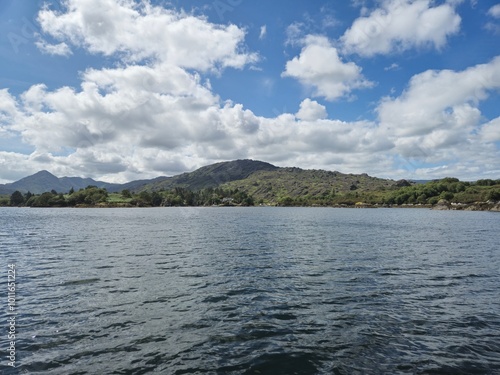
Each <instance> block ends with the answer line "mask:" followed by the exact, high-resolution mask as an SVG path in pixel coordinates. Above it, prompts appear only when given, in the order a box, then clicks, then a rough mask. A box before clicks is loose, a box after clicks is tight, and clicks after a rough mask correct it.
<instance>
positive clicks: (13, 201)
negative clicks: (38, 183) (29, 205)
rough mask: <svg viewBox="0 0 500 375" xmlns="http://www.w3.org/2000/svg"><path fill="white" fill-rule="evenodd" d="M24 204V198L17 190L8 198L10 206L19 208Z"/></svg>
mask: <svg viewBox="0 0 500 375" xmlns="http://www.w3.org/2000/svg"><path fill="white" fill-rule="evenodd" d="M23 203H24V197H23V195H22V193H21V192H20V191H18V190H16V191H15V192H13V193H12V195H11V196H10V205H11V206H20V205H22V204H23Z"/></svg>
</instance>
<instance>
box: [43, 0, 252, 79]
mask: <svg viewBox="0 0 500 375" xmlns="http://www.w3.org/2000/svg"><path fill="white" fill-rule="evenodd" d="M65 6H66V12H64V13H60V12H55V11H53V10H50V9H43V10H41V11H40V12H39V15H38V22H39V23H40V25H41V27H42V29H43V31H44V33H46V34H48V35H50V36H51V37H53V38H55V39H56V40H60V41H63V40H65V41H68V42H69V43H71V44H73V45H75V46H78V47H82V48H85V49H87V50H89V51H90V52H91V53H100V54H103V55H106V56H110V55H116V54H120V55H121V57H122V58H123V59H125V60H127V61H129V62H139V61H143V60H145V59H153V60H157V61H162V62H164V63H168V64H171V65H175V66H179V67H182V68H187V69H198V70H202V71H205V70H211V69H218V68H226V67H232V68H242V67H243V66H245V65H246V64H249V63H253V62H255V61H257V60H258V56H257V55H256V54H254V53H246V52H245V51H244V48H243V46H242V42H243V40H244V37H245V31H244V30H243V29H240V28H238V27H237V26H235V25H228V26H219V25H215V24H211V23H209V22H208V21H207V20H206V19H205V18H200V17H195V16H193V15H190V14H186V13H178V12H175V11H173V10H168V9H165V8H161V7H158V6H153V5H151V4H150V3H149V2H147V1H145V0H143V1H140V2H139V3H135V2H132V1H117V0H68V1H67V2H65Z"/></svg>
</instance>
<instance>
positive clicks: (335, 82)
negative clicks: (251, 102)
mask: <svg viewBox="0 0 500 375" xmlns="http://www.w3.org/2000/svg"><path fill="white" fill-rule="evenodd" d="M65 4H67V6H68V8H67V9H65V10H64V11H61V12H51V11H49V10H47V9H44V10H42V11H41V13H40V19H45V21H44V22H43V23H42V25H43V30H42V31H44V32H46V33H48V34H49V36H50V37H51V38H54V39H56V40H58V43H66V45H68V46H70V47H71V48H74V47H78V48H84V49H86V50H87V51H89V52H91V53H96V54H107V55H113V57H115V58H117V62H118V63H117V64H116V65H115V66H113V67H107V68H89V69H87V70H86V71H84V72H82V73H81V75H80V78H81V84H80V86H79V87H60V88H57V89H49V88H48V87H47V86H45V85H43V84H39V85H34V86H32V87H31V88H29V89H28V90H26V91H25V92H24V93H22V94H21V95H18V96H17V97H16V96H13V95H12V94H10V93H9V92H8V91H7V90H0V132H1V133H2V136H3V134H9V135H14V136H15V137H20V138H22V139H23V141H24V142H25V143H26V144H27V145H30V146H33V148H34V149H35V151H34V152H32V153H31V154H29V155H24V154H21V153H17V152H5V151H1V152H0V164H1V165H2V166H3V167H2V178H4V181H3V182H6V181H5V180H9V179H10V180H15V179H19V178H21V177H24V176H26V175H27V174H29V173H34V172H36V171H37V170H40V169H49V170H50V171H51V172H53V173H55V174H57V175H60V176H64V175H67V176H74V175H77V176H88V177H93V178H98V179H102V180H107V181H118V182H123V181H129V180H132V179H137V178H149V177H156V176H158V175H172V174H178V173H181V172H184V171H187V170H193V169H195V168H197V167H200V166H202V165H206V164H209V163H212V162H217V161H221V160H231V159H236V158H253V159H260V160H265V161H268V162H271V163H274V164H277V165H282V166H291V165H296V166H301V167H307V168H325V169H330V170H331V169H337V170H342V171H349V172H353V173H362V172H369V173H370V174H373V175H378V176H382V177H394V178H396V177H408V170H405V169H404V168H403V167H402V168H400V169H399V170H396V171H395V172H391V174H390V175H388V173H389V172H388V171H392V170H394V163H395V160H400V159H401V158H402V159H403V160H412V159H419V160H424V161H425V162H427V163H434V162H435V163H440V165H442V166H443V165H444V166H446V168H444V169H443V168H442V169H439V170H436V169H434V170H433V169H432V167H429V168H421V169H419V170H418V171H416V172H415V177H418V174H421V176H420V177H422V176H425V177H426V178H429V177H430V176H432V177H434V176H435V177H442V173H446V174H449V175H456V176H459V177H460V176H461V175H466V176H471V175H473V173H476V172H475V171H476V169H475V168H477V166H478V163H480V164H479V165H485V166H487V167H488V168H490V170H491V171H494V170H495V168H496V169H498V162H496V163H495V161H494V160H499V159H500V155H499V152H498V149H497V147H496V145H495V143H494V142H498V139H499V136H498V129H499V125H500V123H499V122H498V119H496V120H492V121H489V122H487V123H485V124H483V123H482V122H484V120H483V117H482V114H481V112H480V110H479V103H480V102H481V101H482V100H485V99H486V98H487V97H488V94H489V92H491V91H492V90H495V89H498V88H499V87H500V77H499V72H500V58H497V59H494V60H492V61H491V62H489V63H487V64H482V65H477V66H474V67H471V68H469V69H467V70H464V71H462V72H455V71H449V70H443V71H427V72H424V73H422V74H419V75H416V76H414V77H413V78H412V79H411V81H410V83H409V84H408V87H407V89H406V90H405V91H404V92H403V93H402V94H401V95H400V96H399V97H395V98H385V99H384V100H383V101H382V102H381V103H380V104H379V106H378V108H377V114H378V120H377V121H352V122H348V121H340V120H337V119H332V118H329V117H328V114H327V111H326V108H325V106H323V105H321V104H320V103H318V102H317V101H315V100H312V99H309V98H308V99H305V100H304V101H303V102H302V103H301V104H300V107H299V108H295V109H293V110H291V111H290V113H284V114H282V115H279V116H276V117H270V118H267V117H262V116H257V115H256V114H255V113H254V112H252V111H251V110H249V109H247V108H245V107H244V106H243V105H241V104H239V103H233V102H231V101H223V100H221V98H220V97H219V96H218V95H217V94H216V93H214V92H213V90H212V88H211V87H210V84H209V83H208V82H207V80H206V79H204V78H203V72H210V71H213V70H215V71H220V69H221V68H231V67H233V68H242V67H244V66H245V65H248V64H252V62H253V61H254V60H253V59H254V57H255V55H254V54H253V53H250V52H246V51H245V48H244V47H243V46H244V31H243V30H241V29H239V28H237V27H235V26H218V25H214V24H211V23H209V22H208V21H207V20H206V19H205V18H196V17H194V16H193V15H190V14H185V13H180V12H175V11H173V10H167V9H163V8H158V7H154V6H152V5H149V4H148V3H142V2H141V3H137V2H128V1H127V2H126V1H114V2H112V1H110V0H104V1H101V2H96V1H93V0H85V1H84V0H79V1H76V0H70V1H67V2H66V3H65ZM94 8H95V9H94ZM94 10H95V12H94ZM97 10H98V11H97ZM110 12H111V13H113V12H123V14H122V15H120V17H115V18H117V19H116V20H111V19H110V20H109V22H110V23H106V22H107V21H106V22H105V23H104V24H99V22H97V23H96V22H95V19H101V18H102V17H103V19H104V20H107V18H112V17H111V15H109V14H108V13H110ZM44 17H45V18H44ZM99 17H101V18H99ZM122 17H124V18H125V19H126V20H127V21H128V22H130V24H128V25H127V27H128V28H129V29H130V30H133V31H134V30H135V31H134V32H129V31H128V30H125V29H124V28H123V27H124V26H123V25H122V24H121V21H120V19H121V18H122ZM156 21H158V23H155V22H156ZM145 22H150V23H151V25H153V26H154V27H152V28H151V29H150V32H151V34H148V32H147V31H145V30H149V29H145V28H144V29H141V27H144V26H143V24H144V23H145ZM183 22H188V23H189V24H190V25H194V26H195V28H194V29H189V33H191V34H189V33H188V34H189V35H184V34H186V32H187V31H186V30H187V29H185V28H184V27H185V25H184V24H183ZM141 25H142V26H141ZM197 27H198V28H197ZM45 29H46V30H45ZM138 30H141V31H140V33H139V32H138ZM158 30H161V32H160V31H158ZM202 30H207V31H209V32H208V33H207V34H203V33H202ZM135 32H138V33H137V34H135ZM160 34H161V37H160V36H159V35H160ZM45 36H46V35H44V37H45ZM195 37H196V38H197V37H199V38H202V40H201V41H200V42H199V43H195V44H194V46H195V48H192V50H189V51H188V50H187V49H188V48H187V47H188V46H189V43H191V42H190V41H189V40H190V38H195ZM177 38H178V40H177ZM212 38H215V39H216V40H212ZM171 39H176V40H175V41H172V43H166V42H164V41H165V40H171ZM228 40H229V41H231V43H232V44H231V43H230V45H229V47H228V46H227V45H224V46H221V49H220V50H218V51H217V50H212V49H211V48H212V47H214V46H218V45H219V43H225V42H226V41H228ZM301 40H302V46H301V47H302V50H301V52H300V55H299V56H297V57H295V58H293V59H292V60H290V61H289V62H288V63H287V65H286V70H285V72H284V73H283V75H284V76H288V77H292V78H295V79H297V80H299V81H300V82H301V83H303V84H304V85H307V86H310V87H312V88H313V90H314V95H315V96H320V97H324V98H326V99H327V100H334V99H337V98H340V97H342V96H346V95H350V94H351V93H352V91H353V90H354V89H358V88H364V87H369V86H370V85H372V84H371V83H370V82H368V81H367V80H366V79H365V78H364V77H363V75H362V74H361V68H360V67H359V66H357V65H356V64H354V63H352V62H345V61H343V60H342V59H341V57H340V55H339V52H338V50H337V49H336V48H335V47H334V46H333V45H332V43H330V41H329V40H328V39H327V38H325V37H320V36H308V37H306V38H302V39H301ZM142 42H143V45H141V43H142ZM154 43H156V47H155V48H153V46H154ZM183 43H188V44H186V45H183ZM200 43H201V44H200ZM201 45H203V46H201ZM179 46H180V47H179ZM200 46H201V47H200ZM198 47H199V48H198ZM179 48H180V49H181V50H179ZM182 48H184V51H182ZM228 48H229V49H228ZM154 51H156V52H157V53H154ZM178 51H180V52H179V53H180V55H176V53H177V52H178ZM190 59H191V60H190ZM205 59H207V60H205ZM30 152H31V151H30ZM494 158H496V159H494ZM450 160H452V161H453V162H451V161H450ZM492 160H493V161H492ZM449 161H450V162H449ZM407 164H408V163H407ZM477 173H478V174H480V173H482V172H481V171H478V172H477Z"/></svg>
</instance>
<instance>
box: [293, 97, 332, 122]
mask: <svg viewBox="0 0 500 375" xmlns="http://www.w3.org/2000/svg"><path fill="white" fill-rule="evenodd" d="M295 116H296V117H297V118H298V119H299V120H302V121H316V120H323V119H325V118H327V117H328V113H327V112H326V108H325V106H323V105H321V104H319V103H318V102H316V101H314V100H311V99H305V100H304V101H303V102H302V103H300V110H299V111H298V112H297V114H296V115H295Z"/></svg>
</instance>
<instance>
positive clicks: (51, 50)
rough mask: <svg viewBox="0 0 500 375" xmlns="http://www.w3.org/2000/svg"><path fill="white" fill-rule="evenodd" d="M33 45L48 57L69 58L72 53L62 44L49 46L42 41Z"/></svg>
mask: <svg viewBox="0 0 500 375" xmlns="http://www.w3.org/2000/svg"><path fill="white" fill-rule="evenodd" d="M35 45H36V46H37V47H38V49H39V50H40V51H42V52H43V53H47V54H49V55H58V56H69V55H71V54H72V53H73V52H72V51H71V49H70V48H69V46H68V45H67V44H66V43H64V42H62V43H59V44H49V43H47V42H46V41H44V40H38V41H37V42H36V43H35Z"/></svg>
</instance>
